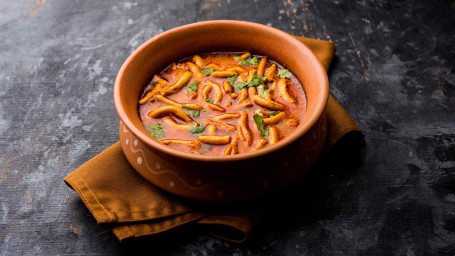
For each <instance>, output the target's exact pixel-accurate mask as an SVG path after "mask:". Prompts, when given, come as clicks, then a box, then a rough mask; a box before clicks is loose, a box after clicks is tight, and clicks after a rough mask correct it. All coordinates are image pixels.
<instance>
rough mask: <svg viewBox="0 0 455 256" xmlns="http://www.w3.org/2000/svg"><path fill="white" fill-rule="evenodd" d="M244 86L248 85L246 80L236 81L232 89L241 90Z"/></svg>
mask: <svg viewBox="0 0 455 256" xmlns="http://www.w3.org/2000/svg"><path fill="white" fill-rule="evenodd" d="M245 87H248V83H247V82H238V83H237V84H236V85H235V86H234V89H235V90H236V91H239V90H242V89H243V88H245Z"/></svg>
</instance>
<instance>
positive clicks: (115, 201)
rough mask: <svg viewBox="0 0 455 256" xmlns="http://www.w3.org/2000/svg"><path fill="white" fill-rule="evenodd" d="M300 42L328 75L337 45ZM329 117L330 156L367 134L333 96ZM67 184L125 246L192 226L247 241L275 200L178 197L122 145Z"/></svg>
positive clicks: (86, 166) (87, 165) (89, 164)
mask: <svg viewBox="0 0 455 256" xmlns="http://www.w3.org/2000/svg"><path fill="white" fill-rule="evenodd" d="M296 38H297V39H298V40H299V41H300V42H302V43H303V44H305V45H306V46H308V47H309V48H310V49H311V50H312V51H313V53H314V54H315V55H316V56H317V57H318V58H319V60H320V61H321V63H322V65H323V66H324V68H325V69H326V70H328V68H329V67H330V64H331V61H332V59H333V56H334V54H335V44H334V43H333V42H329V41H321V40H315V39H309V38H304V37H296ZM326 115H327V120H328V125H327V133H328V134H327V143H326V148H325V149H326V151H327V150H330V148H331V147H332V146H333V145H335V144H336V143H337V142H339V141H340V140H342V139H343V140H353V141H352V142H354V143H356V142H357V141H358V140H361V139H363V135H364V134H363V132H362V130H361V129H360V128H359V127H358V126H357V124H356V123H355V122H354V121H353V120H352V118H351V117H350V116H349V114H348V113H347V112H346V111H345V110H344V109H343V107H341V106H340V105H339V103H338V102H337V101H336V100H335V99H334V98H333V97H332V96H329V100H328V103H327V107H326ZM348 135H349V136H348ZM352 135H355V136H352ZM354 140H355V141H354ZM64 181H65V183H66V184H67V185H68V186H69V187H71V188H72V189H73V190H75V191H76V193H77V194H78V195H79V196H80V197H81V199H82V201H83V202H84V204H85V205H86V206H87V208H88V209H89V211H90V212H91V213H92V215H93V217H94V218H95V219H96V221H97V222H98V223H99V224H107V225H109V226H110V227H111V228H112V232H113V233H114V235H115V236H116V237H117V238H118V239H119V240H120V241H122V240H124V239H127V238H134V237H140V236H145V235H152V234H158V233H161V232H165V231H167V230H170V229H173V228H176V227H181V226H184V225H192V226H194V227H196V228H197V229H199V230H202V231H204V232H206V233H208V234H210V235H212V236H214V237H217V238H220V239H224V240H226V241H230V242H243V241H244V240H245V239H246V238H247V237H248V234H250V232H251V231H252V230H253V228H254V226H255V225H257V223H258V222H260V218H261V216H262V215H263V213H264V212H265V211H267V209H268V205H269V204H270V203H271V202H270V201H271V200H273V199H272V198H261V199H259V200H254V202H251V201H250V202H240V203H226V204H213V203H212V204H210V203H201V202H196V201H191V200H188V199H183V198H180V197H177V196H174V195H172V194H169V193H167V192H165V191H162V190H160V189H158V188H156V187H155V186H153V185H152V184H151V183H149V182H148V181H146V180H145V179H144V178H142V176H140V175H139V174H138V173H137V172H136V171H135V170H134V169H133V167H131V165H130V164H129V163H128V161H127V159H126V157H125V156H124V155H123V152H122V148H121V145H120V142H117V143H115V144H114V145H112V146H111V147H109V148H108V149H106V150H105V151H103V152H101V153H100V154H99V155H97V156H96V157H94V158H92V159H91V160H89V161H88V162H87V163H85V164H83V165H82V166H81V167H79V168H78V169H76V170H75V171H73V172H72V173H71V174H69V175H68V176H67V177H66V178H65V179H64Z"/></svg>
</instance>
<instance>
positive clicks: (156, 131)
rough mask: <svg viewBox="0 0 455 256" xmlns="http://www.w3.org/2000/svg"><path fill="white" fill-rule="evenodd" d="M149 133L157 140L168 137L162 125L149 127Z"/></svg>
mask: <svg viewBox="0 0 455 256" xmlns="http://www.w3.org/2000/svg"><path fill="white" fill-rule="evenodd" d="M147 132H148V133H150V135H152V137H153V138H155V139H161V138H163V137H164V136H166V133H165V132H164V127H163V126H162V125H161V124H154V125H149V127H148V128H147Z"/></svg>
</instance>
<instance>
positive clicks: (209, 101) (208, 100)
mask: <svg viewBox="0 0 455 256" xmlns="http://www.w3.org/2000/svg"><path fill="white" fill-rule="evenodd" d="M205 101H206V102H208V103H212V104H213V99H205Z"/></svg>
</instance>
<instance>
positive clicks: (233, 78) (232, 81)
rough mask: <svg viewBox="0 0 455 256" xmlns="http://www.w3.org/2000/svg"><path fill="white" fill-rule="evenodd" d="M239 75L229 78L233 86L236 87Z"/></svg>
mask: <svg viewBox="0 0 455 256" xmlns="http://www.w3.org/2000/svg"><path fill="white" fill-rule="evenodd" d="M238 77H239V75H237V74H235V75H234V76H231V77H228V78H227V80H228V82H229V83H230V84H231V85H234V83H235V82H236V81H237V78H238Z"/></svg>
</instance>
